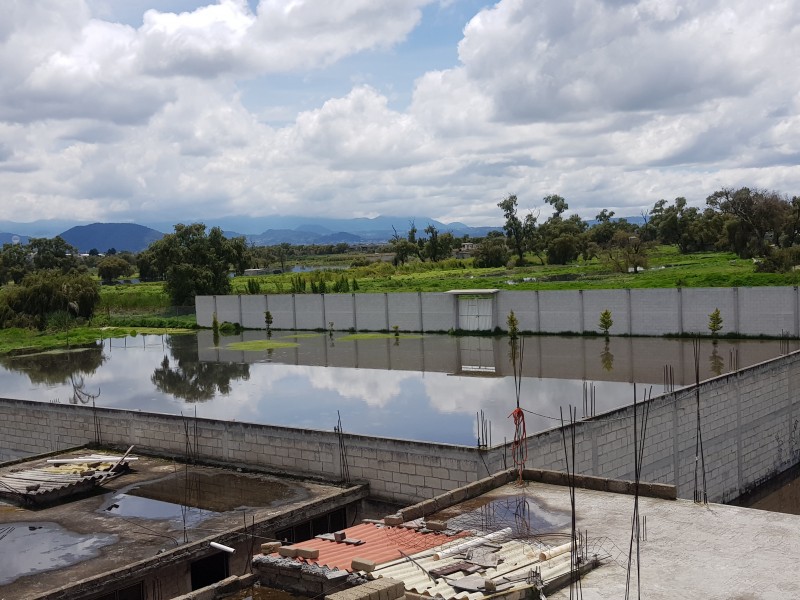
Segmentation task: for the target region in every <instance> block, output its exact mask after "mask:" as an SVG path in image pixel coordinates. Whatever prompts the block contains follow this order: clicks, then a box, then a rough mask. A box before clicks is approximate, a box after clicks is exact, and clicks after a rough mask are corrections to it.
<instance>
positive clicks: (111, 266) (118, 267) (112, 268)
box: [97, 256, 133, 282]
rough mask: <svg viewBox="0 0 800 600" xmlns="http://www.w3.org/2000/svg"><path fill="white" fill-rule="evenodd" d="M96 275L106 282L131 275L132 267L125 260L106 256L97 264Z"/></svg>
mask: <svg viewBox="0 0 800 600" xmlns="http://www.w3.org/2000/svg"><path fill="white" fill-rule="evenodd" d="M97 274H98V275H99V276H100V279H102V280H103V281H106V282H108V281H113V280H115V279H119V278H120V277H127V276H129V275H131V274H133V267H132V266H131V264H130V263H129V262H128V261H127V260H124V259H122V258H119V257H117V256H106V257H105V258H104V259H103V260H101V261H100V262H99V263H97Z"/></svg>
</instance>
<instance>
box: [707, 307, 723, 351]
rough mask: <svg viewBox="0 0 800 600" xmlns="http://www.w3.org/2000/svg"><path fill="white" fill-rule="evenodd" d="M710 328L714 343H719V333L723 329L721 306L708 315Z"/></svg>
mask: <svg viewBox="0 0 800 600" xmlns="http://www.w3.org/2000/svg"><path fill="white" fill-rule="evenodd" d="M708 330H709V331H710V332H711V337H712V338H714V343H715V344H716V343H717V334H718V333H719V332H720V331H722V315H720V312H719V308H715V309H714V312H712V313H711V314H710V315H708Z"/></svg>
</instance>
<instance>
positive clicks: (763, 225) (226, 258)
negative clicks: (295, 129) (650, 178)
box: [0, 187, 800, 329]
mask: <svg viewBox="0 0 800 600" xmlns="http://www.w3.org/2000/svg"><path fill="white" fill-rule="evenodd" d="M543 203H544V205H545V206H546V207H549V209H550V210H551V211H552V212H551V214H549V216H548V217H547V218H546V219H542V215H541V212H540V211H536V212H535V211H528V212H527V213H526V214H524V215H523V216H520V209H519V200H518V198H517V196H516V195H509V196H507V197H506V198H504V199H502V200H501V201H500V202H498V208H500V210H501V211H502V213H503V217H504V219H505V221H504V224H503V231H502V232H501V231H496V232H491V233H490V234H489V235H487V236H486V237H485V238H483V239H478V240H468V239H467V238H456V237H454V236H453V234H452V233H450V232H440V231H439V230H438V229H437V228H436V227H435V226H434V225H432V224H429V225H428V226H427V227H425V229H424V230H423V234H419V232H418V230H417V227H416V225H415V223H414V222H413V221H412V222H411V223H410V224H409V230H408V232H407V233H406V234H405V235H400V234H398V233H397V232H396V231H395V234H394V236H393V237H392V239H391V240H390V242H389V244H388V246H387V247H386V248H384V249H386V250H389V251H391V252H393V253H394V262H395V265H402V264H404V263H406V262H409V261H430V262H440V261H442V260H444V259H447V258H450V257H451V256H452V253H453V250H454V249H457V248H459V247H460V245H461V244H463V243H464V242H467V241H469V242H473V243H474V245H475V248H474V253H473V257H474V265H475V266H476V267H504V266H512V267H513V266H521V265H524V264H526V263H539V264H557V265H563V264H568V263H571V262H575V261H577V260H579V259H580V260H584V261H588V260H592V259H599V260H601V261H604V262H605V263H606V264H607V265H608V266H609V268H611V269H613V270H617V271H621V272H630V271H633V272H636V271H638V270H639V269H641V268H644V267H646V266H647V251H648V249H649V248H650V247H652V246H653V245H655V244H670V245H675V246H676V247H677V248H678V249H679V251H680V252H682V253H690V252H701V251H731V252H734V253H736V254H737V255H738V256H740V257H742V258H753V259H756V267H755V268H756V269H758V270H762V271H787V270H790V269H792V268H793V267H794V266H795V265H798V264H800V198H798V197H797V196H794V197H792V198H789V197H788V196H786V195H784V194H781V193H779V192H774V191H768V190H762V189H753V188H747V187H742V188H738V189H732V188H723V189H721V190H718V191H716V192H714V193H713V194H711V195H710V196H708V198H707V199H706V205H705V207H703V208H698V207H693V206H689V204H688V202H687V201H686V199H685V198H676V199H675V200H674V201H673V202H672V203H669V202H667V201H666V200H659V201H658V202H656V203H655V204H654V205H653V207H652V208H651V209H649V210H648V211H646V212H645V213H644V214H642V216H641V222H640V223H631V222H629V221H627V220H626V219H624V218H621V219H616V218H614V212H613V211H609V210H607V209H603V210H602V211H600V213H598V214H597V216H596V222H595V223H594V224H593V225H592V226H589V224H588V223H586V222H585V221H584V220H582V219H581V218H580V217H579V216H578V215H577V214H572V215H568V214H567V212H568V210H569V205H568V204H567V201H566V200H565V199H564V198H563V197H561V196H558V195H548V196H545V197H544V199H543ZM324 249H325V250H331V251H333V252H344V251H345V246H344V245H342V244H337V245H333V246H331V247H330V248H327V247H326V248H324ZM317 250H320V249H319V248H317V247H316V246H304V247H296V246H292V245H290V244H279V245H278V246H272V247H267V248H263V247H262V248H255V247H252V246H249V245H248V244H247V241H246V240H245V238H244V237H237V238H232V239H228V238H226V237H225V235H224V234H223V232H222V230H221V229H220V228H218V227H213V228H211V229H210V230H208V231H206V227H205V225H203V224H200V223H195V224H191V225H183V224H178V225H176V226H175V231H174V233H171V234H167V235H165V236H164V237H163V238H162V239H160V240H158V241H156V242H153V243H152V244H151V245H150V246H149V247H148V248H147V249H146V250H144V251H143V252H140V253H139V254H138V255H134V254H132V253H129V252H120V253H116V252H112V251H109V253H107V255H106V256H101V255H100V254H99V252H96V251H93V252H91V253H90V255H89V256H87V257H81V256H80V254H79V253H78V251H77V249H75V248H74V247H72V246H70V245H69V244H67V243H66V242H65V241H64V240H63V239H62V238H60V237H55V238H52V239H49V238H31V239H30V240H29V242H28V244H24V245H23V244H5V245H4V246H3V248H2V251H0V285H3V286H5V284H7V283H13V284H14V285H12V286H5V287H4V290H3V293H2V294H0V327H11V326H20V327H36V328H40V329H41V328H45V327H47V326H48V323H51V322H52V323H56V322H63V321H64V320H65V319H69V318H73V319H74V318H80V319H86V318H89V317H91V315H92V314H93V311H94V308H95V306H96V305H97V303H98V302H99V298H100V294H99V286H98V282H97V280H96V279H95V278H94V277H92V276H91V275H90V273H89V268H90V267H93V268H96V269H97V273H98V275H99V276H100V278H101V279H102V280H104V281H109V282H111V281H113V280H115V279H117V278H119V277H127V276H130V275H132V274H133V273H134V272H136V271H137V270H138V272H139V275H140V278H141V279H142V280H163V281H164V286H165V291H166V292H167V293H168V294H169V296H170V298H171V300H172V302H173V303H174V304H176V305H190V304H192V303H193V301H194V298H195V296H197V295H212V294H226V293H229V292H230V290H231V280H230V274H231V272H233V273H235V274H237V275H242V274H244V271H245V269H247V268H249V267H252V266H263V265H265V264H266V265H268V264H270V263H278V264H280V267H281V271H285V270H286V261H287V260H289V259H290V258H291V257H297V256H299V255H300V253H302V254H305V255H308V254H313V253H315V252H317ZM320 251H321V250H320ZM312 283H314V282H312ZM298 285H299V284H298ZM324 285H325V287H324V288H323V289H325V290H326V291H328V287H327V285H328V284H327V283H326V284H324ZM345 285H346V286H347V290H350V289H352V288H353V285H354V284H351V283H350V282H348V281H347V279H346V278H341V281H337V282H335V285H333V284H332V287H331V290H332V291H342V290H344V289H345ZM356 285H357V284H356ZM316 287H317V290H319V287H320V284H319V282H317V285H316ZM312 291H313V289H312Z"/></svg>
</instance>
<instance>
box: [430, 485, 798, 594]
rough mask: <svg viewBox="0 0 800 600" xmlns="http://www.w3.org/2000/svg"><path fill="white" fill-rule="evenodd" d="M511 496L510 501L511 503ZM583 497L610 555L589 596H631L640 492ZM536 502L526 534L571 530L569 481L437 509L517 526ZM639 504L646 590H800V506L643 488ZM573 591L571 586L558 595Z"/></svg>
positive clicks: (586, 590) (453, 519) (467, 520)
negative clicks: (795, 511) (720, 500)
mask: <svg viewBox="0 0 800 600" xmlns="http://www.w3.org/2000/svg"><path fill="white" fill-rule="evenodd" d="M503 501H505V505H506V506H510V507H511V510H510V511H504V510H501V509H502V506H503ZM575 502H576V514H577V528H578V529H579V530H580V531H581V532H582V533H583V532H588V539H589V542H588V544H587V547H588V548H589V555H590V556H591V555H592V554H593V553H597V554H598V555H599V556H600V558H601V559H602V563H603V564H602V565H601V566H600V567H599V568H597V569H594V570H592V571H590V572H589V573H587V574H586V575H584V576H583V578H582V589H583V598H584V600H599V599H601V598H623V597H625V585H626V578H627V563H628V549H629V546H630V541H631V518H632V515H633V507H634V497H633V496H631V495H628V494H616V493H611V492H605V491H595V490H588V489H581V488H578V489H576V491H575ZM498 507H499V508H498ZM520 507H522V508H520ZM526 512H527V514H528V515H530V518H529V519H528V520H529V522H531V523H532V524H533V525H534V526H533V527H532V531H531V534H530V535H529V536H526V535H522V536H521V539H525V538H526V537H528V538H529V539H531V540H534V539H546V538H547V536H546V535H544V536H543V538H540V537H539V534H546V533H550V534H552V533H556V534H558V533H561V534H562V535H563V534H566V535H567V536H568V535H569V532H570V530H571V527H570V525H569V519H570V516H571V511H570V496H569V488H568V487H565V486H559V485H550V484H545V483H538V482H531V481H526V482H525V483H524V484H523V485H518V484H516V483H512V484H506V485H503V486H501V487H499V488H497V489H495V490H493V491H491V492H489V493H486V494H483V495H482V496H478V497H477V498H473V499H472V500H468V501H466V502H463V503H460V504H456V505H454V506H452V507H450V508H447V509H445V510H442V511H440V512H439V513H436V514H433V515H430V516H429V517H428V518H429V519H437V520H442V519H447V520H448V523H450V524H452V526H456V524H457V523H459V521H460V522H461V523H462V524H465V525H469V524H472V525H477V526H479V528H482V529H484V530H491V529H499V528H502V527H508V526H512V527H514V526H515V523H517V524H519V523H520V521H519V519H520V515H521V513H522V514H523V516H524V514H525V513H526ZM639 512H640V515H641V516H642V517H646V520H647V524H646V527H647V529H646V533H647V537H646V539H643V540H642V541H641V542H640V556H641V597H642V598H647V599H648V600H662V599H663V600H672V599H674V598H677V597H681V598H684V597H685V598H742V599H745V598H747V599H752V600H755V599H761V598H800V578H798V576H797V561H798V560H800V536H798V532H800V516H796V515H790V514H782V513H775V512H768V511H763V510H757V509H750V508H741V507H736V506H729V505H722V504H708V505H703V504H695V503H694V502H692V501H690V500H680V499H679V500H665V499H660V498H650V497H640V498H639ZM537 519H538V520H537ZM523 521H524V518H523ZM537 523H538V527H539V530H538V531H537V530H536V528H537V525H536V524H537ZM517 531H518V530H517ZM555 539H558V538H557V536H556V538H555ZM561 539H564V538H563V537H562V538H561ZM635 548H636V546H635V545H634V555H635V553H636V551H635ZM631 582H632V585H633V587H632V595H631V596H632V597H637V594H636V563H635V561H634V562H633V569H632V573H631ZM569 597H570V595H569V588H568V587H567V588H563V589H561V590H559V591H557V592H554V593H552V594H550V595H548V598H563V599H567V598H569Z"/></svg>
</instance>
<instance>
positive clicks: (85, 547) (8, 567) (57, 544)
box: [0, 521, 118, 586]
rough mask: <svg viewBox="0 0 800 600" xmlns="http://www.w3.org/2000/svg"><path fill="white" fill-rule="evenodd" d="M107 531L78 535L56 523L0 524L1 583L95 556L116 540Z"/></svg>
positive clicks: (115, 537)
mask: <svg viewBox="0 0 800 600" xmlns="http://www.w3.org/2000/svg"><path fill="white" fill-rule="evenodd" d="M117 539H118V538H117V536H115V535H108V534H94V535H81V534H77V533H74V532H72V531H69V530H68V529H65V528H64V527H62V526H61V525H58V524H57V523H47V522H43V521H28V522H26V521H22V522H19V523H15V524H13V525H2V526H0V586H3V585H6V584H9V583H11V582H13V581H14V580H16V579H19V578H20V577H24V576H28V575H34V574H36V573H41V572H43V571H49V570H52V569H58V568H61V567H67V566H69V565H73V564H76V563H79V562H82V561H84V560H89V559H90V558H94V557H95V556H97V555H98V554H99V553H100V550H101V548H103V547H104V546H108V545H109V544H113V543H114V542H116V541H117Z"/></svg>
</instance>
